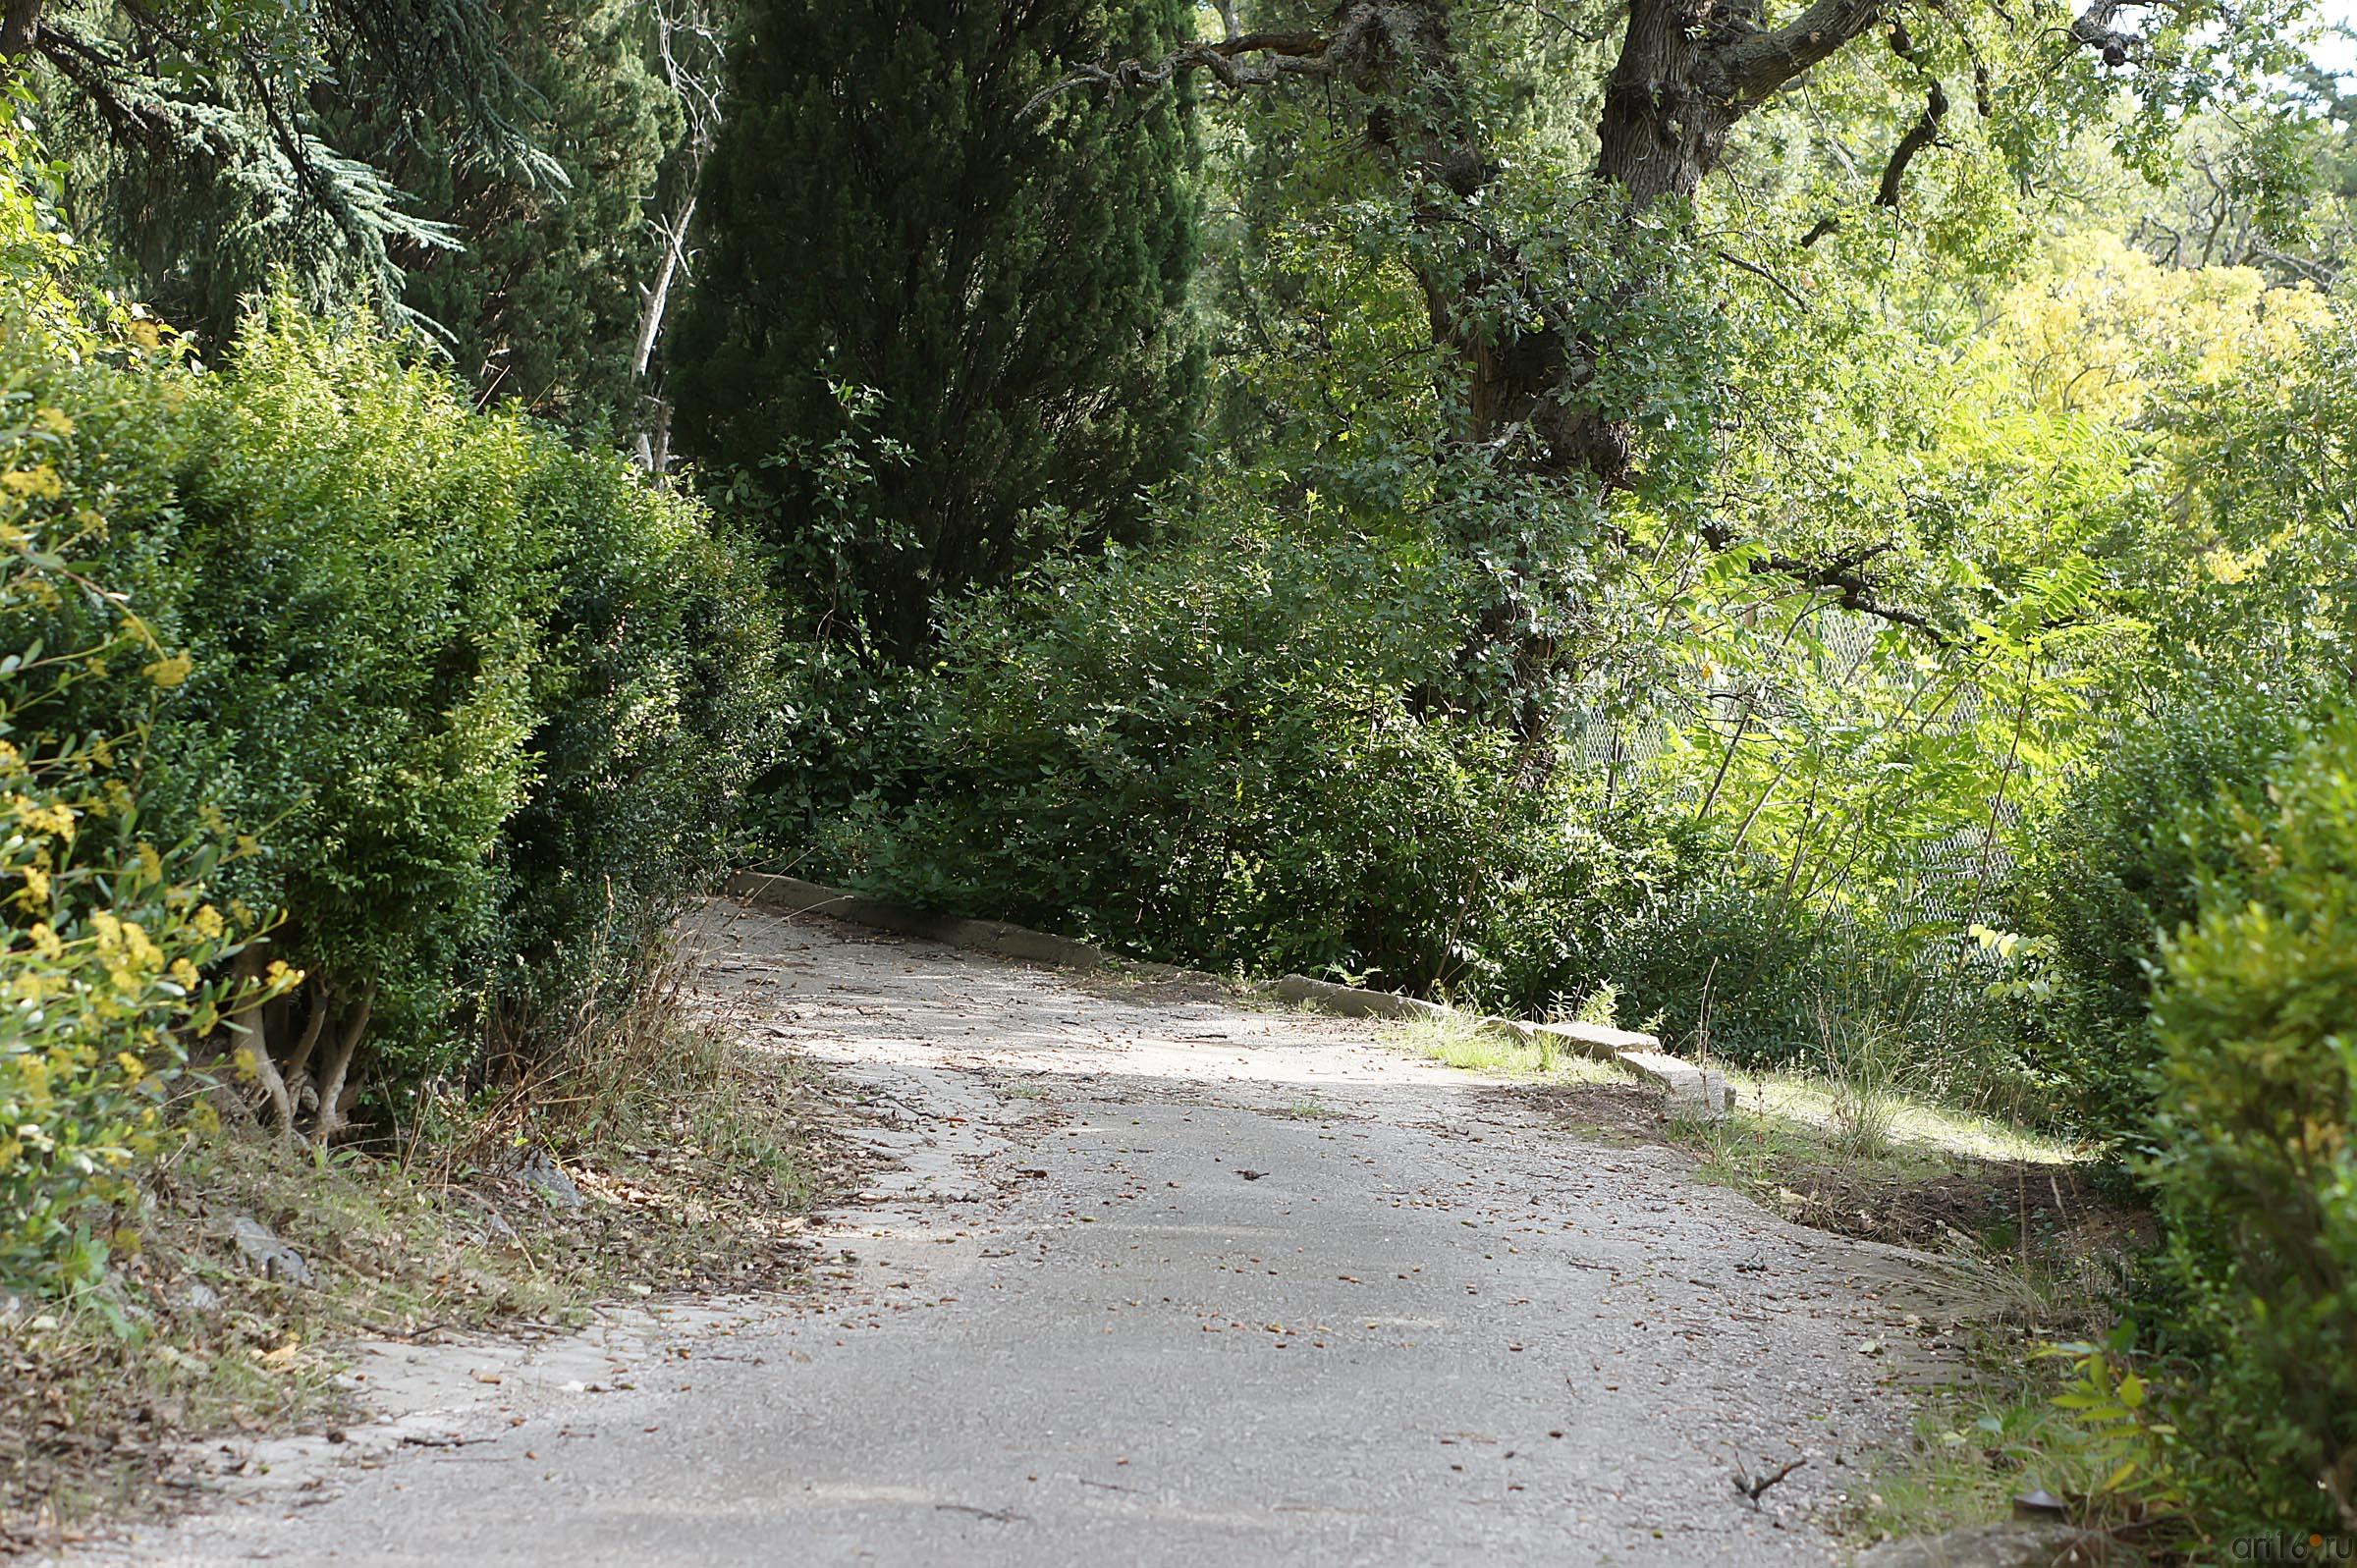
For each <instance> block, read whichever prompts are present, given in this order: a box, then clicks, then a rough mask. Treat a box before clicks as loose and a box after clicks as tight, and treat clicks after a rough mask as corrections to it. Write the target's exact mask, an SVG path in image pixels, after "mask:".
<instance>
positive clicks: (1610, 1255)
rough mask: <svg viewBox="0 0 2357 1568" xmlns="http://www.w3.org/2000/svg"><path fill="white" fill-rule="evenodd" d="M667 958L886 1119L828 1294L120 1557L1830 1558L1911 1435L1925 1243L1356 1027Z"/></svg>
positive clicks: (647, 1337)
mask: <svg viewBox="0 0 2357 1568" xmlns="http://www.w3.org/2000/svg"><path fill="white" fill-rule="evenodd" d="M688 940H689V942H690V943H691V944H692V945H694V946H696V947H698V948H700V950H701V951H702V953H703V955H704V956H703V961H702V965H701V970H700V975H701V979H700V985H701V989H702V995H703V996H704V998H705V999H706V1001H707V1004H708V1005H709V1006H710V1008H711V1009H712V1011H713V1012H714V1013H715V1014H716V1015H717V1017H718V1018H719V1019H720V1020H721V1022H722V1023H723V1025H724V1026H725V1027H727V1028H729V1029H730V1030H732V1031H733V1032H735V1033H736V1034H737V1036H738V1037H739V1038H740V1040H742V1041H743V1042H744V1043H745V1046H746V1049H751V1050H786V1051H792V1052H795V1053H798V1054H804V1055H807V1056H809V1057H811V1058H814V1059H815V1060H816V1061H817V1062H818V1063H819V1064H820V1065H821V1066H822V1067H823V1068H824V1070H825V1071H826V1072H827V1073H828V1074H829V1075H830V1076H831V1077H832V1078H834V1079H836V1080H837V1081H839V1082H842V1083H845V1084H847V1085H849V1086H850V1088H851V1090H852V1091H853V1092H854V1093H855V1094H856V1095H857V1096H858V1097H859V1098H860V1099H862V1100H863V1101H864V1102H865V1103H866V1104H867V1105H868V1106H869V1107H870V1108H872V1109H874V1110H877V1111H880V1112H885V1113H887V1116H886V1120H885V1121H883V1122H880V1123H879V1124H878V1125H877V1126H876V1127H874V1128H872V1129H870V1130H869V1131H868V1132H867V1133H866V1134H865V1136H867V1137H868V1138H870V1139H871V1141H873V1142H875V1143H876V1144H877V1146H878V1148H879V1151H880V1152H881V1153H884V1154H886V1155H888V1156H889V1157H890V1162H889V1167H888V1168H884V1167H880V1168H879V1171H878V1174H877V1175H876V1177H875V1179H874V1182H873V1185H872V1187H871V1189H870V1191H869V1192H867V1193H866V1194H863V1195H862V1197H861V1199H860V1201H859V1202H858V1203H856V1204H854V1205H850V1206H848V1207H847V1208H845V1209H844V1210H843V1211H841V1212H840V1213H839V1214H838V1215H837V1216H836V1217H834V1230H833V1234H832V1236H831V1238H830V1241H829V1246H830V1249H831V1251H830V1257H831V1259H832V1266H831V1267H830V1268H829V1269H827V1270H825V1271H822V1273H823V1275H824V1277H823V1278H822V1284H823V1285H824V1288H823V1289H820V1290H818V1291H815V1292H813V1294H812V1296H811V1298H810V1300H809V1302H808V1303H806V1304H803V1305H800V1306H797V1307H793V1308H780V1307H777V1306H775V1305H771V1306H767V1307H763V1308H759V1309H750V1310H746V1311H741V1312H739V1313H737V1314H735V1315H733V1316H731V1315H726V1314H722V1315H706V1316H704V1317H702V1318H700V1319H698V1320H697V1321H695V1322H690V1323H675V1324H674V1325H671V1327H670V1328H669V1329H667V1330H664V1331H661V1332H653V1333H649V1334H644V1335H641V1337H640V1338H638V1339H637V1340H634V1341H631V1342H630V1343H629V1344H627V1345H625V1344H621V1343H619V1342H618V1343H615V1344H607V1345H602V1346H600V1347H599V1348H598V1349H597V1350H596V1351H595V1352H594V1353H592V1354H587V1355H586V1356H584V1354H583V1352H582V1351H581V1350H580V1348H579V1347H578V1346H576V1347H573V1349H572V1350H571V1351H570V1352H568V1351H567V1350H566V1349H565V1347H562V1346H559V1347H552V1348H550V1349H548V1350H545V1351H542V1352H534V1353H533V1354H532V1355H530V1356H528V1357H526V1358H524V1360H523V1361H521V1362H520V1363H517V1364H515V1365H513V1366H511V1368H510V1371H509V1374H508V1375H507V1376H506V1377H505V1378H504V1379H503V1380H502V1382H501V1384H500V1386H499V1387H498V1389H497V1390H495V1393H494V1396H493V1397H490V1398H487V1399H485V1398H478V1399H476V1400H475V1401H474V1402H473V1403H471V1404H468V1405H466V1406H465V1407H464V1408H459V1409H453V1410H448V1411H442V1412H438V1413H435V1414H434V1415H433V1417H432V1419H433V1420H434V1421H435V1422H437V1423H438V1424H439V1425H437V1426H436V1427H435V1429H434V1430H435V1431H437V1432H445V1433H448V1437H447V1439H444V1438H436V1439H435V1440H434V1441H433V1442H431V1443H416V1442H411V1443H404V1444H400V1445H396V1446H392V1447H386V1446H384V1445H381V1444H380V1445H378V1446H377V1447H376V1448H375V1449H374V1450H372V1457H371V1458H370V1459H369V1460H368V1461H367V1463H366V1465H364V1466H363V1465H358V1464H353V1463H343V1464H336V1463H332V1462H319V1461H317V1460H316V1459H315V1458H314V1459H313V1460H311V1461H306V1462H305V1463H304V1464H301V1465H290V1466H289V1467H287V1468H288V1474H287V1476H286V1478H285V1484H284V1485H282V1486H276V1487H259V1488H257V1489H253V1490H251V1491H248V1492H247V1494H246V1495H244V1496H243V1497H242V1498H240V1499H237V1500H235V1501H231V1502H225V1503H224V1504H223V1505H221V1506H219V1507H217V1508H215V1509H214V1510H213V1511H211V1512H210V1513H207V1514H202V1515H199V1516H196V1517H193V1518H191V1519H189V1520H186V1521H184V1522H182V1523H180V1524H178V1525H175V1526H172V1527H169V1528H163V1529H157V1530H153V1531H150V1532H147V1533H144V1534H142V1535H140V1536H138V1537H137V1538H135V1539H134V1540H133V1541H130V1542H128V1543H125V1544H123V1545H120V1546H118V1547H116V1548H113V1549H112V1550H110V1551H109V1552H107V1553H106V1557H107V1560H113V1561H123V1560H127V1561H134V1562H140V1563H188V1564H217V1563H231V1562H249V1561H263V1560H267V1561H269V1562H273V1563H282V1564H304V1563H371V1564H377V1563H381V1564H412V1563H413V1564H436V1565H451V1564H548V1565H557V1564H564V1565H584V1564H613V1565H617V1568H623V1565H628V1568H668V1565H683V1568H685V1565H689V1564H695V1565H707V1564H769V1563H778V1564H794V1565H801V1564H833V1563H878V1564H894V1565H937V1564H939V1565H952V1564H1007V1565H1022V1568H1110V1565H1124V1564H1172V1565H1178V1564H1188V1565H1196V1564H1215V1565H1218V1568H1248V1565H1262V1564H1288V1565H1291V1564H1345V1563H1347V1564H1387V1565H1388V1564H1398V1565H1430V1564H1455V1563H1465V1564H1472V1563H1481V1564H1485V1565H1498V1564H1522V1563H1531V1564H1542V1563H1543V1564H1573V1565H1578V1564H1590V1563H1697V1562H1714V1563H1716V1562H1727V1563H1787V1562H1789V1563H1825V1562H1828V1561H1831V1560H1838V1559H1839V1558H1840V1557H1841V1556H1842V1555H1843V1552H1844V1546H1843V1543H1842V1542H1841V1541H1839V1540H1838V1539H1837V1538H1836V1535H1835V1534H1834V1525H1835V1520H1836V1513H1837V1510H1838V1508H1839V1504H1840V1502H1841V1499H1842V1497H1843V1495H1844V1494H1845V1493H1849V1492H1855V1491H1862V1490H1863V1488H1864V1487H1865V1485H1866V1482H1867V1479H1868V1473H1867V1470H1866V1469H1865V1466H1866V1465H1867V1464H1868V1463H1869V1462H1870V1461H1869V1459H1868V1457H1867V1455H1866V1450H1868V1449H1869V1448H1870V1447H1871V1445H1873V1444H1874V1443H1876V1442H1878V1441H1884V1440H1888V1439H1889V1438H1890V1437H1891V1435H1893V1434H1894V1433H1896V1432H1899V1431H1902V1430H1903V1427H1904V1423H1905V1420H1906V1408H1905V1401H1904V1398H1903V1396H1902V1394H1901V1393H1900V1392H1899V1390H1898V1389H1897V1388H1896V1387H1894V1386H1893V1384H1894V1382H1895V1381H1896V1380H1897V1377H1898V1374H1897V1371H1896V1367H1897V1362H1898V1359H1899V1358H1898V1357H1896V1356H1893V1355H1889V1354H1876V1353H1874V1352H1875V1351H1876V1350H1877V1349H1878V1348H1879V1347H1883V1346H1895V1345H1900V1344H1902V1343H1904V1342H1906V1341H1907V1340H1908V1339H1909V1335H1908V1333H1907V1327H1906V1325H1905V1324H1904V1322H1903V1320H1902V1307H1901V1305H1900V1303H1899V1302H1898V1300H1897V1299H1896V1296H1895V1294H1894V1290H1895V1289H1896V1288H1897V1287H1899V1286H1900V1285H1901V1284H1902V1282H1903V1277H1904V1271H1905V1264H1904V1261H1903V1260H1901V1259H1898V1258H1896V1257H1895V1256H1894V1255H1892V1254H1891V1253H1889V1252H1888V1251H1885V1250H1879V1249H1872V1248H1866V1247H1859V1246H1854V1245H1851V1244H1848V1243H1844V1242H1841V1241H1838V1240H1836V1239H1834V1238H1831V1237H1828V1236H1825V1235H1821V1234H1819V1233H1816V1232H1812V1231H1807V1230H1802V1229H1798V1228H1796V1227H1793V1226H1791V1225H1788V1224H1786V1223H1784V1222H1783V1221H1781V1219H1778V1218H1777V1217H1773V1216H1771V1215H1769V1214H1767V1213H1765V1212H1763V1211H1762V1210H1760V1209H1758V1208H1757V1207H1756V1206H1754V1205H1752V1204H1751V1203H1749V1202H1747V1201H1746V1200H1744V1199H1742V1198H1740V1197H1738V1196H1736V1195H1734V1194H1731V1193H1728V1192H1726V1191H1723V1190H1719V1189H1715V1188H1711V1187H1706V1186H1702V1185H1698V1184H1696V1183H1695V1182H1694V1181H1693V1180H1692V1179H1691V1178H1690V1177H1689V1176H1687V1175H1686V1174H1684V1165H1685V1162H1684V1161H1683V1160H1682V1158H1681V1157H1678V1156H1676V1155H1674V1154H1672V1153H1670V1152H1667V1151H1663V1150H1651V1149H1641V1148H1640V1149H1627V1148H1615V1147H1607V1146H1602V1145H1598V1144H1593V1143H1587V1142H1582V1141H1579V1140H1576V1139H1574V1138H1571V1137H1569V1136H1566V1135H1564V1134H1563V1133H1562V1132H1560V1131H1558V1130H1555V1129H1553V1128H1551V1127H1549V1126H1547V1125H1545V1124H1544V1123H1543V1122H1542V1121H1541V1120H1540V1119H1539V1118H1538V1117H1536V1116H1535V1115H1534V1114H1532V1113H1531V1112H1530V1111H1529V1110H1527V1109H1525V1108H1521V1107H1520V1106H1518V1105H1517V1104H1516V1103H1515V1102H1514V1100H1513V1099H1512V1097H1511V1096H1510V1095H1508V1094H1503V1093H1501V1092H1500V1091H1499V1090H1498V1089H1497V1087H1496V1086H1494V1085H1489V1084H1485V1083H1484V1082H1483V1080H1481V1079H1480V1078H1478V1077H1474V1076H1471V1075H1467V1074H1462V1073H1456V1072H1452V1071H1449V1070H1447V1069H1444V1068H1440V1067H1436V1066H1433V1065H1431V1064H1429V1063H1425V1062H1422V1061H1420V1060H1415V1059H1410V1058H1408V1057H1406V1056H1404V1055H1402V1054H1399V1053H1398V1052H1397V1051H1394V1050H1391V1049H1389V1048H1386V1047H1385V1046H1383V1045H1382V1044H1380V1042H1379V1040H1378V1039H1377V1038H1376V1036H1375V1035H1374V1034H1373V1033H1371V1031H1370V1030H1369V1028H1368V1027H1367V1026H1364V1025H1357V1024H1345V1023H1343V1022H1340V1021H1336V1020H1328V1019H1318V1018H1310V1017H1305V1016H1299V1015H1290V1014H1277V1013H1265V1012H1253V1011H1250V1010H1246V1009H1243V1008H1240V1007H1239V1006H1237V1005H1236V1004H1235V1003H1234V1002H1233V1001H1231V1000H1225V999H1223V998H1220V997H1219V996H1217V995H1216V994H1215V993H1212V992H1210V991H1208V990H1205V989H1190V988H1188V987H1185V986H1183V985H1139V986H1135V987H1127V988H1124V987H1119V986H1115V985H1111V984H1098V983H1092V982H1082V981H1076V980H1074V979H1073V978H1071V977H1069V976H1064V975H1060V974H1057V973H1053V972H1049V971H1043V970H1036V969H1029V968H1024V967H1021V966H1017V965H1012V964H1006V963H1002V962H998V961H996V960H992V959H987V958H981V957H977V956H974V955H971V954H965V953H959V952H956V951H952V950H948V949H945V948H941V947H937V946H926V945H921V944H905V943H899V942H893V941H886V940H877V939H871V938H868V937H865V936H862V935H859V934H856V933H852V932H849V931H846V930H843V929H839V928H834V927H830V926H827V925H825V924H823V923H812V922H809V921H801V922H789V921H786V920H782V919H778V918H774V917H772V916H769V915H766V914H762V913H759V912H756V911H752V910H749V909H746V908H743V907H742V906H740V905H736V904H730V903H721V904H715V905H712V906H711V907H709V908H708V909H707V910H705V911H704V912H703V913H702V914H701V915H699V916H698V917H697V918H696V919H695V920H694V921H692V922H691V923H690V926H689V928H688ZM592 1364H593V1365H592ZM584 1366H587V1367H588V1369H589V1370H588V1372H587V1374H586V1375H584V1372H583V1369H584ZM478 1391H479V1390H478ZM413 1402H414V1401H413ZM427 1402H429V1403H430V1400H429V1401H427ZM1795 1459H1801V1460H1805V1461H1806V1463H1805V1464H1804V1465H1803V1466H1801V1468H1799V1469H1797V1470H1795V1471H1793V1472H1792V1473H1791V1475H1790V1476H1789V1477H1788V1479H1787V1480H1786V1481H1785V1482H1784V1483H1782V1484H1781V1485H1780V1486H1778V1487H1775V1488H1774V1489H1772V1490H1770V1491H1769V1492H1767V1493H1766V1495H1765V1496H1764V1497H1763V1498H1762V1499H1761V1501H1760V1503H1759V1505H1758V1506H1756V1507H1755V1506H1754V1505H1753V1504H1752V1503H1750V1502H1748V1501H1747V1500H1745V1499H1744V1498H1743V1497H1742V1496H1740V1495H1739V1494H1738V1492H1737V1490H1736V1487H1735V1485H1734V1477H1735V1474H1736V1472H1737V1470H1738V1468H1741V1469H1742V1470H1744V1471H1746V1472H1748V1473H1750V1474H1752V1475H1755V1476H1756V1475H1760V1474H1764V1473H1772V1472H1774V1471H1775V1470H1777V1469H1779V1468H1781V1466H1783V1465H1784V1464H1786V1463H1787V1462H1789V1461H1791V1460H1795Z"/></svg>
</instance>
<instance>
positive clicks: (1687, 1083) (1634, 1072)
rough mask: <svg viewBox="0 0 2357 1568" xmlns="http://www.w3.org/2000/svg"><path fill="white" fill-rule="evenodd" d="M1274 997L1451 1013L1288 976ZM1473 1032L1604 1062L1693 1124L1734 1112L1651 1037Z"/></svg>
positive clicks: (1409, 1013)
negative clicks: (1659, 1093) (1654, 1093)
mask: <svg viewBox="0 0 2357 1568" xmlns="http://www.w3.org/2000/svg"><path fill="white" fill-rule="evenodd" d="M1277 995H1278V996H1280V997H1282V998H1284V999H1285V1000H1288V1001H1300V1002H1307V1003H1308V1004H1310V1005H1311V1006H1315V1007H1323V1008H1325V1009H1326V1010H1327V1011H1329V1012H1339V1013H1346V1014H1348V1015H1349V1016H1351V1017H1354V1018H1446V1017H1449V1016H1450V1015H1451V1013H1452V1012H1453V1009H1452V1008H1448V1007H1443V1006H1441V1005H1439V1004H1438V1003H1435V1002H1430V1001H1420V1000H1417V999H1415V998H1414V997H1402V996H1398V995H1397V994H1395V993H1393V992H1389V991H1361V990H1359V989H1358V988H1357V987H1355V986H1338V985H1334V984H1332V983H1331V982H1328V981H1324V980H1312V979H1310V978H1309V977H1308V976H1307V975H1287V976H1286V977H1285V978H1284V979H1283V980H1280V981H1278V982H1277ZM1473 1026H1474V1027H1475V1028H1476V1029H1482V1030H1486V1031H1488V1032H1490V1033H1492V1034H1500V1035H1505V1036H1507V1037H1509V1038H1511V1039H1515V1040H1520V1041H1523V1042H1525V1043H1526V1044H1529V1045H1534V1046H1537V1047H1539V1048H1540V1049H1541V1050H1542V1051H1545V1050H1546V1049H1547V1048H1549V1047H1553V1048H1555V1049H1557V1050H1567V1051H1570V1052H1572V1053H1573V1054H1577V1055H1582V1056H1587V1057H1590V1058H1591V1059H1593V1060H1597V1061H1609V1062H1611V1063H1612V1064H1613V1065H1614V1066H1616V1067H1618V1068H1619V1069H1620V1070H1621V1071H1622V1072H1624V1073H1627V1074H1628V1075H1629V1076H1630V1077H1632V1078H1634V1079H1636V1080H1637V1081H1638V1082H1640V1083H1647V1084H1651V1085H1653V1086H1654V1087H1655V1088H1657V1089H1659V1090H1661V1091H1662V1094H1663V1097H1664V1098H1665V1099H1667V1100H1668V1101H1669V1109H1670V1113H1671V1114H1672V1115H1673V1116H1682V1117H1690V1118H1692V1119H1694V1120H1697V1121H1717V1120H1718V1119H1719V1118H1720V1117H1722V1116H1724V1115H1726V1114H1727V1112H1728V1111H1729V1110H1731V1109H1733V1108H1734V1095H1733V1091H1732V1090H1730V1089H1729V1088H1728V1087H1727V1075H1726V1074H1725V1073H1722V1072H1719V1071H1717V1070H1715V1069H1713V1068H1708V1067H1697V1066H1695V1065H1694V1064H1693V1063H1692V1062H1690V1061H1682V1060H1680V1059H1679V1058H1677V1057H1675V1056H1672V1055H1669V1054H1665V1053H1664V1052H1663V1050H1662V1043H1661V1041H1660V1040H1658V1039H1656V1038H1655V1037H1654V1036H1652V1035H1644V1034H1638V1033H1637V1032H1636V1031H1634V1030H1630V1029H1612V1028H1607V1027H1606V1026H1605V1025H1603V1024H1592V1023H1525V1022H1523V1021H1522V1020H1521V1019H1519V1018H1494V1017H1481V1018H1476V1019H1475V1020H1474V1021H1473Z"/></svg>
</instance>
